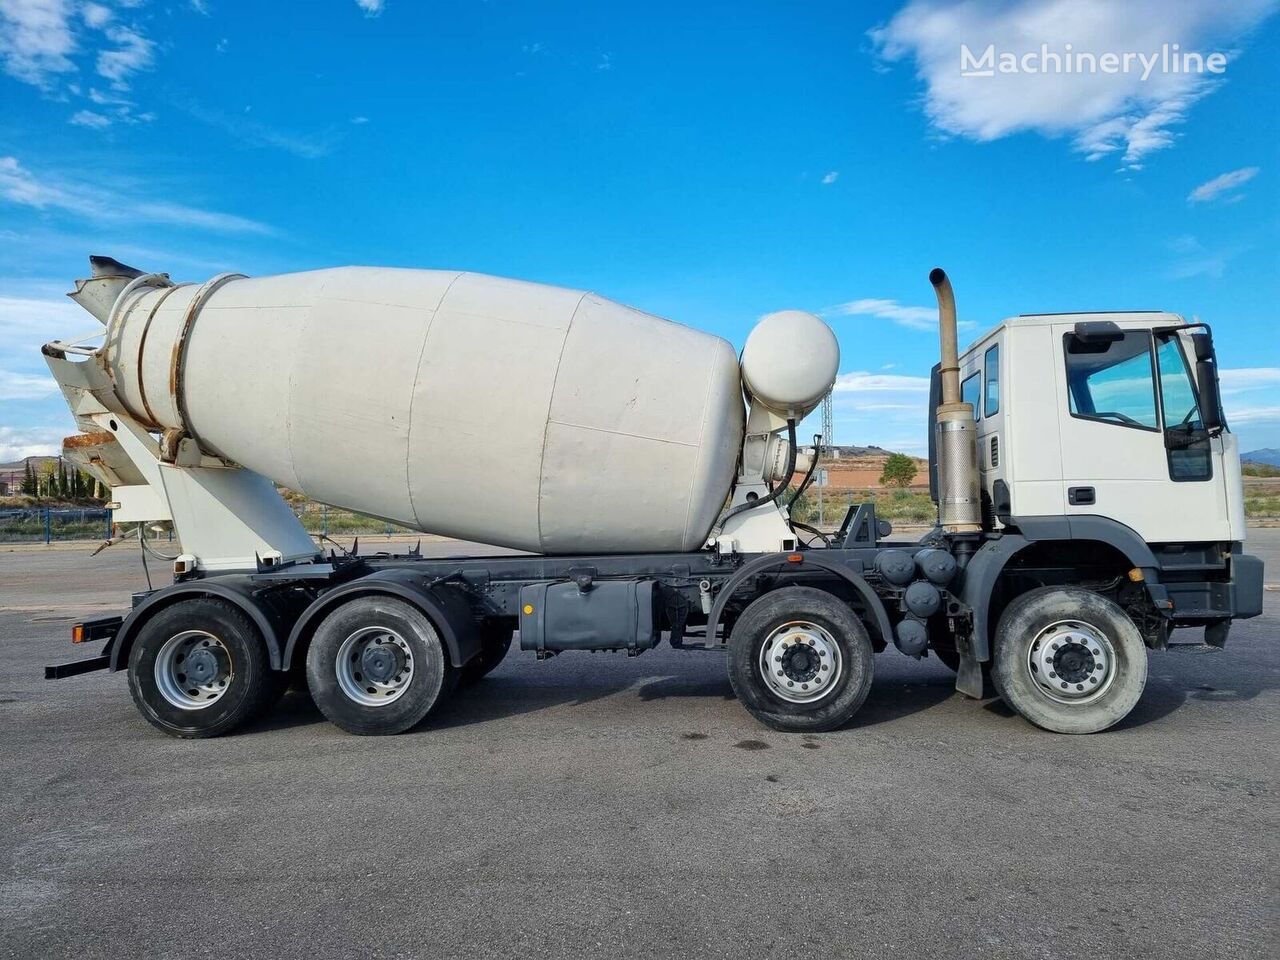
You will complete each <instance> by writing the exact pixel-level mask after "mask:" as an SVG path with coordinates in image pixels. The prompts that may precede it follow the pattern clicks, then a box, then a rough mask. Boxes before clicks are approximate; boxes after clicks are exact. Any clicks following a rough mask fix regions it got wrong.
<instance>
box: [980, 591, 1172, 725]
mask: <svg viewBox="0 0 1280 960" xmlns="http://www.w3.org/2000/svg"><path fill="white" fill-rule="evenodd" d="M991 675H992V680H993V681H994V682H995V687H996V692H997V693H998V694H999V695H1000V698H1001V699H1002V700H1004V702H1005V703H1007V704H1008V705H1009V706H1010V707H1012V708H1013V709H1014V710H1016V711H1017V712H1018V713H1020V714H1021V715H1022V716H1023V717H1025V718H1026V719H1027V720H1030V721H1031V722H1032V723H1034V724H1035V725H1036V726H1037V727H1042V728H1044V729H1045V730H1051V731H1053V732H1054V733H1097V732H1099V731H1101V730H1106V729H1107V728H1108V727H1110V726H1113V725H1114V724H1116V723H1119V722H1120V721H1121V720H1123V719H1124V718H1125V717H1126V716H1128V714H1129V711H1131V710H1132V709H1133V708H1134V707H1135V706H1136V705H1137V703H1138V700H1139V698H1141V696H1142V690H1143V687H1145V686H1146V683H1147V648H1146V645H1145V644H1144V643H1143V642H1142V635H1141V634H1140V633H1139V632H1138V628H1137V627H1136V626H1134V624H1133V621H1132V620H1130V619H1129V617H1128V615H1127V614H1126V613H1125V612H1124V610H1122V609H1121V608H1120V607H1119V606H1118V605H1117V604H1115V603H1114V602H1113V601H1111V600H1109V599H1107V598H1106V597H1104V596H1101V595H1099V594H1096V593H1092V592H1090V591H1088V590H1083V589H1081V588H1079V587H1041V588H1039V589H1036V590H1030V591H1028V592H1027V593H1024V594H1022V595H1021V596H1019V597H1017V598H1016V599H1015V600H1014V601H1013V602H1012V603H1010V604H1009V606H1008V607H1007V608H1006V609H1005V611H1004V613H1003V614H1002V615H1001V617H1000V623H999V625H998V626H997V627H996V636H995V651H994V665H993V667H992V671H991Z"/></svg>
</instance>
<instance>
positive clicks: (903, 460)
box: [880, 453, 916, 487]
mask: <svg viewBox="0 0 1280 960" xmlns="http://www.w3.org/2000/svg"><path fill="white" fill-rule="evenodd" d="M915 478H916V462H915V461H914V460H912V459H911V458H910V457H908V456H907V455H906V454H905V453H891V454H889V458H888V459H887V460H885V462H884V471H883V472H882V473H881V474H880V482H881V483H882V484H884V485H885V486H892V487H909V486H911V481H912V480H914V479H915Z"/></svg>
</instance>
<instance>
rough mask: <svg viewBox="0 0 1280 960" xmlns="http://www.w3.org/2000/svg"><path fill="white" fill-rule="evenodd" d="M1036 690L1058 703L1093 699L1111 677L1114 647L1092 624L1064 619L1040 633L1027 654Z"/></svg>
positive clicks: (1114, 666)
mask: <svg viewBox="0 0 1280 960" xmlns="http://www.w3.org/2000/svg"><path fill="white" fill-rule="evenodd" d="M1027 670H1028V672H1029V673H1030V675H1031V679H1032V680H1033V681H1034V682H1035V684H1036V687H1037V688H1038V689H1039V690H1040V692H1041V693H1043V694H1044V695H1045V696H1047V697H1048V698H1049V699H1051V700H1054V701H1057V702H1058V703H1071V704H1077V703H1087V702H1089V701H1091V700H1096V699H1097V698H1098V697H1100V696H1101V695H1102V694H1103V693H1104V692H1105V691H1106V690H1107V688H1109V687H1110V686H1111V682H1112V680H1113V679H1114V678H1115V671H1116V654H1115V648H1114V647H1113V646H1112V645H1111V641H1110V640H1109V639H1108V637H1107V635H1106V634H1105V633H1103V632H1102V631H1101V630H1100V629H1098V628H1097V627H1095V626H1094V625H1093V624H1090V623H1084V622H1083V621H1079V620H1064V621H1060V622H1058V623H1054V624H1051V625H1049V626H1048V627H1046V628H1045V629H1043V630H1041V631H1040V633H1039V634H1037V636H1036V638H1035V640H1033V641H1032V643H1031V647H1030V649H1029V651H1028V655H1027Z"/></svg>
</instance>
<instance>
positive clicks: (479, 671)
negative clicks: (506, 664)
mask: <svg viewBox="0 0 1280 960" xmlns="http://www.w3.org/2000/svg"><path fill="white" fill-rule="evenodd" d="M479 629H480V652H479V653H478V654H477V655H476V656H474V657H472V658H471V661H470V662H469V663H467V665H466V666H464V667H463V668H462V670H461V671H460V673H461V677H460V679H459V685H460V686H464V687H466V686H470V685H471V684H473V683H476V682H477V681H479V680H482V679H484V678H485V677H486V676H488V675H489V673H491V672H492V671H493V669H494V668H495V667H497V666H498V664H500V663H501V662H502V661H503V658H504V657H506V655H507V651H508V650H510V649H511V637H512V635H513V634H514V633H515V629H514V628H513V627H506V626H503V625H502V624H500V623H494V622H493V621H488V622H486V623H484V624H483V625H482V626H481V627H480V628H479Z"/></svg>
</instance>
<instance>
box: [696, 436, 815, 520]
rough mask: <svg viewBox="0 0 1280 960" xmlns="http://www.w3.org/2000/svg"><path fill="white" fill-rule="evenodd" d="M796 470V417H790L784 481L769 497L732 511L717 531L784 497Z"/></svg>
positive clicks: (739, 505) (739, 506) (747, 503)
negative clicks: (740, 516)
mask: <svg viewBox="0 0 1280 960" xmlns="http://www.w3.org/2000/svg"><path fill="white" fill-rule="evenodd" d="M795 470H796V420H795V417H790V418H789V419H788V420H787V469H786V472H785V473H784V474H783V479H782V480H781V481H779V483H778V485H777V486H776V487H774V488H773V490H772V491H770V493H769V495H768V496H767V497H757V498H756V499H755V500H748V501H747V502H746V503H740V504H738V505H737V506H736V507H734V508H733V509H732V510H730V511H729V512H728V513H726V514H725V515H724V516H723V517H721V518H720V522H719V523H718V524H716V531H717V532H719V531H721V530H723V529H724V525H725V524H726V523H728V522H729V521H730V520H731V519H733V518H734V517H736V516H737V515H738V514H740V513H746V512H747V511H748V510H754V509H755V508H756V507H763V506H764V505H765V504H766V503H773V501H775V500H777V499H778V498H779V497H780V496H782V495H783V494H784V493H785V492H786V490H787V487H788V486H789V485H790V483H791V475H792V474H793V473H795Z"/></svg>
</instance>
